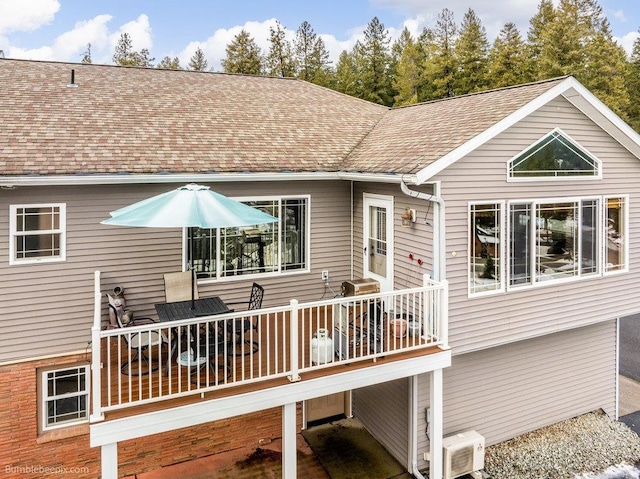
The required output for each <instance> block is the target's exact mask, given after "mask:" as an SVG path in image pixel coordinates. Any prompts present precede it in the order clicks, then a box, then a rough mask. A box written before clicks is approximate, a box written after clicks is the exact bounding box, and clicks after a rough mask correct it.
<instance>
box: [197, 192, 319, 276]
mask: <svg viewBox="0 0 640 479" xmlns="http://www.w3.org/2000/svg"><path fill="white" fill-rule="evenodd" d="M243 203H245V204H247V205H250V206H253V207H255V208H258V209H260V210H262V211H264V212H265V213H268V214H270V215H272V216H274V217H276V218H278V220H279V221H278V222H277V223H265V224H262V225H251V226H246V227H241V228H219V229H207V228H188V229H187V236H186V241H187V244H186V261H187V265H185V268H188V267H189V265H193V267H194V269H195V271H196V274H197V277H198V278H201V279H214V278H228V277H233V276H240V275H243V276H244V275H259V274H269V273H279V272H290V271H300V270H305V269H307V264H308V259H307V254H308V253H307V236H308V198H306V197H304V198H276V199H267V200H252V201H243Z"/></svg>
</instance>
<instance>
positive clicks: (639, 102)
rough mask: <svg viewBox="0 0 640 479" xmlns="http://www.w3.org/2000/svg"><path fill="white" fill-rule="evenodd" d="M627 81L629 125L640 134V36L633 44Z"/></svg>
mask: <svg viewBox="0 0 640 479" xmlns="http://www.w3.org/2000/svg"><path fill="white" fill-rule="evenodd" d="M638 32H639V33H640V30H638ZM625 80H626V82H625V83H626V86H627V95H628V96H629V102H628V104H627V118H628V119H629V124H630V125H631V126H632V127H633V128H634V129H635V130H636V131H637V132H638V133H640V36H638V38H636V39H635V41H634V42H633V50H632V51H631V58H630V59H629V64H628V68H627V73H626V78H625Z"/></svg>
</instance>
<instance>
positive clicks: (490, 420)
mask: <svg viewBox="0 0 640 479" xmlns="http://www.w3.org/2000/svg"><path fill="white" fill-rule="evenodd" d="M616 335H617V333H616V322H615V321H607V322H603V323H600V324H596V325H592V326H587V327H583V328H578V329H572V330H568V331H563V332H561V333H557V334H551V335H547V336H544V337H540V338H535V339H531V340H527V341H520V342H515V343H511V344H509V345H506V346H501V347H496V348H490V349H485V350H482V351H477V352H473V353H467V354H461V355H455V356H454V357H453V359H452V365H451V367H449V368H447V369H445V370H444V434H445V436H448V435H451V434H456V433H458V432H463V431H466V430H471V429H475V430H476V431H478V432H479V433H480V434H482V435H483V436H485V438H486V441H487V444H488V445H491V444H496V443H500V442H503V441H505V440H508V439H511V438H513V437H515V436H518V435H521V434H524V433H526V432H529V431H532V430H535V429H538V428H540V427H544V426H546V425H549V424H553V423H556V422H559V421H563V420H565V419H569V418H571V417H575V416H578V415H580V414H583V413H586V412H589V411H594V410H597V409H603V410H604V411H605V412H606V413H607V414H609V415H610V416H614V415H615V407H616V373H617V371H616ZM419 397H420V399H419V405H418V408H419V409H418V410H419V411H421V410H424V408H426V407H429V376H428V375H426V374H425V375H422V376H420V389H419ZM418 418H419V424H418V430H419V431H422V430H424V428H425V426H426V425H425V424H424V421H423V419H422V415H420V414H419V415H418ZM418 448H419V449H418V450H419V451H420V452H422V451H427V450H428V448H429V443H428V440H427V438H426V436H424V435H419V437H418ZM419 456H421V454H419Z"/></svg>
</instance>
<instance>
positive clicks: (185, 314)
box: [155, 296, 231, 375]
mask: <svg viewBox="0 0 640 479" xmlns="http://www.w3.org/2000/svg"><path fill="white" fill-rule="evenodd" d="M192 304H193V308H192V307H191V306H192ZM155 308H156V312H157V313H158V319H159V320H160V321H161V322H170V321H177V320H179V319H190V318H199V317H202V316H213V315H216V314H224V313H229V312H230V311H231V310H230V309H229V307H228V306H227V305H226V304H225V303H224V301H222V299H220V298H219V297H218V296H211V297H208V298H200V299H195V300H193V303H192V301H191V300H190V299H189V300H187V301H175V302H172V303H158V304H156V305H155ZM183 336H185V333H184V332H183ZM193 337H196V336H195V332H194V334H193V335H192V338H193ZM178 340H179V338H178V337H174V338H173V339H172V341H171V351H170V353H169V357H168V358H167V367H166V373H165V374H166V375H168V374H169V368H170V367H171V360H172V358H173V354H174V352H175V351H176V349H177V347H178ZM183 340H186V339H185V338H183ZM199 360H200V358H195V359H193V360H192V361H193V365H194V366H195V365H200V363H199V362H198V361H199Z"/></svg>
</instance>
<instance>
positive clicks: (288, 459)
mask: <svg viewBox="0 0 640 479" xmlns="http://www.w3.org/2000/svg"><path fill="white" fill-rule="evenodd" d="M296 436H297V431H296V403H288V404H285V405H284V406H282V479H295V478H296V474H297V462H296V460H297V457H296V454H297V452H296V450H297V448H296Z"/></svg>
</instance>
